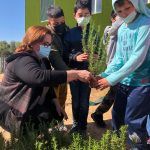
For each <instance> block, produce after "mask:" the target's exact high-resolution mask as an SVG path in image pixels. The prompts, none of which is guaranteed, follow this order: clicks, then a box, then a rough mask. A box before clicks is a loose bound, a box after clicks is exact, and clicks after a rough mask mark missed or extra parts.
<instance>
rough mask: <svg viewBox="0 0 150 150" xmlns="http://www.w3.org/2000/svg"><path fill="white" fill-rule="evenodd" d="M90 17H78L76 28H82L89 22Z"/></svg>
mask: <svg viewBox="0 0 150 150" xmlns="http://www.w3.org/2000/svg"><path fill="white" fill-rule="evenodd" d="M90 19H91V16H88V17H80V18H78V19H77V23H78V26H81V27H84V26H86V25H87V24H88V23H89V22H90Z"/></svg>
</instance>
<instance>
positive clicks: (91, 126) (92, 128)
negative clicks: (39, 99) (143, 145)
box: [0, 74, 111, 140]
mask: <svg viewBox="0 0 150 150" xmlns="http://www.w3.org/2000/svg"><path fill="white" fill-rule="evenodd" d="M1 79H2V75H1V74H0V81H1ZM107 91H108V89H106V90H103V91H100V90H96V89H92V91H91V97H90V100H91V101H95V100H97V99H98V98H100V97H102V96H104V95H105V94H106V93H107ZM97 106H98V105H97ZM97 106H90V108H89V115H88V129H87V131H88V134H89V135H90V136H91V137H92V138H94V139H97V140H99V139H100V138H101V136H102V134H103V133H104V132H105V131H106V130H107V129H111V109H110V110H109V111H108V112H107V113H105V114H104V120H105V122H106V124H107V127H106V128H105V129H104V128H99V127H97V126H96V124H95V123H94V122H93V120H92V118H91V113H93V112H94V111H95V109H96V107H97ZM65 109H66V112H67V114H68V120H67V121H65V122H64V123H65V125H66V126H67V128H68V130H69V129H70V128H71V126H72V109H71V94H70V89H69V86H68V94H67V101H66V108H65ZM0 132H2V134H3V136H4V138H5V139H6V140H7V139H10V134H9V133H8V132H7V131H5V130H4V129H2V128H1V127H0Z"/></svg>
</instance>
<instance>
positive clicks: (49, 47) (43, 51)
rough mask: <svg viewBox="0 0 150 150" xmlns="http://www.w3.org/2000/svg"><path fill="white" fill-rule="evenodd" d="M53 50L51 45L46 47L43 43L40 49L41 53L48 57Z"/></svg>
mask: <svg viewBox="0 0 150 150" xmlns="http://www.w3.org/2000/svg"><path fill="white" fill-rule="evenodd" d="M50 51H51V46H48V47H45V46H43V45H40V51H39V54H40V55H42V56H44V57H48V56H49V54H50Z"/></svg>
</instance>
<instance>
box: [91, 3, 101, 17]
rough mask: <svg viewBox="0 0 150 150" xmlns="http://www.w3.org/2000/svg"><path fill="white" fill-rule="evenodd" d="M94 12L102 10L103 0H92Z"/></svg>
mask: <svg viewBox="0 0 150 150" xmlns="http://www.w3.org/2000/svg"><path fill="white" fill-rule="evenodd" d="M91 9H92V14H97V13H101V12H102V0H92V3H91Z"/></svg>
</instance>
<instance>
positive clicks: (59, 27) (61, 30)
mask: <svg viewBox="0 0 150 150" xmlns="http://www.w3.org/2000/svg"><path fill="white" fill-rule="evenodd" d="M54 30H55V32H56V34H63V33H65V31H66V24H65V23H61V24H59V25H57V26H55V27H54Z"/></svg>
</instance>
